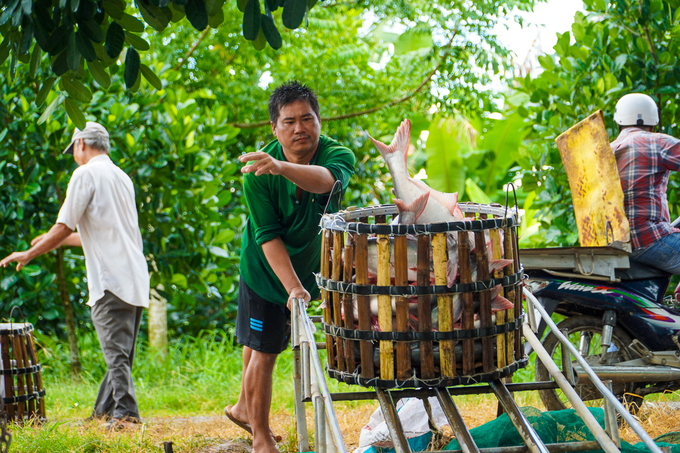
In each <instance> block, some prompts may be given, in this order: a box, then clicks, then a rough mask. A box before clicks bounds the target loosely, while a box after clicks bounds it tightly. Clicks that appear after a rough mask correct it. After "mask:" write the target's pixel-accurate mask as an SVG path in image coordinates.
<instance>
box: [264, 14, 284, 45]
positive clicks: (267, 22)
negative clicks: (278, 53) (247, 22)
mask: <svg viewBox="0 0 680 453" xmlns="http://www.w3.org/2000/svg"><path fill="white" fill-rule="evenodd" d="M260 25H261V26H262V31H263V32H264V37H265V38H266V39H267V42H268V43H269V45H270V46H271V47H272V49H280V48H281V45H282V44H283V42H282V41H281V34H280V33H279V30H278V29H277V28H276V24H275V23H274V19H272V18H271V17H270V16H262V18H261V21H260Z"/></svg>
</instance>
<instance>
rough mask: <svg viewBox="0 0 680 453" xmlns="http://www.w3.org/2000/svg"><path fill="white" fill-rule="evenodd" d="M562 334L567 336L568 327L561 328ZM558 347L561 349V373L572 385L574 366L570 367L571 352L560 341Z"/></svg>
mask: <svg viewBox="0 0 680 453" xmlns="http://www.w3.org/2000/svg"><path fill="white" fill-rule="evenodd" d="M561 332H562V335H564V336H565V337H567V338H569V330H568V329H563V330H561ZM560 348H561V350H562V373H564V377H566V378H567V381H569V383H570V384H571V385H574V381H575V379H574V368H573V367H572V363H571V353H570V352H569V349H568V348H567V345H565V344H564V343H560Z"/></svg>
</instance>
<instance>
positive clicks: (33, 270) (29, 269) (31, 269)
mask: <svg viewBox="0 0 680 453" xmlns="http://www.w3.org/2000/svg"><path fill="white" fill-rule="evenodd" d="M21 272H23V273H24V274H26V275H28V276H29V277H37V276H38V275H40V273H41V272H42V271H41V270H40V266H38V265H37V264H29V265H28V266H24V267H22V268H21Z"/></svg>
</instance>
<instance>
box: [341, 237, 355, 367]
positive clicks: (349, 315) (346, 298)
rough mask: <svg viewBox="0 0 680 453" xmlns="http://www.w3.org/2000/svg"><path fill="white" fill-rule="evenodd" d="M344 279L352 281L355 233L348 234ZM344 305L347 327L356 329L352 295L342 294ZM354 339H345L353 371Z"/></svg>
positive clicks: (346, 352)
mask: <svg viewBox="0 0 680 453" xmlns="http://www.w3.org/2000/svg"><path fill="white" fill-rule="evenodd" d="M344 264H345V266H344V269H343V275H342V277H343V281H344V282H346V283H349V282H351V281H352V268H353V267H354V235H353V234H348V235H347V243H346V244H345V256H344ZM342 307H343V311H344V315H345V317H344V324H345V328H346V329H354V309H353V307H352V295H351V294H344V295H343V296H342ZM355 344H356V342H355V341H353V340H345V366H346V367H347V371H349V372H353V371H354V369H355V368H356V360H355V359H354V345H355Z"/></svg>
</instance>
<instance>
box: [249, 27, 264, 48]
mask: <svg viewBox="0 0 680 453" xmlns="http://www.w3.org/2000/svg"><path fill="white" fill-rule="evenodd" d="M250 42H251V43H252V44H253V47H254V48H255V50H262V49H264V48H265V47H267V38H265V37H264V32H263V31H262V29H261V28H260V32H259V33H258V35H257V39H256V40H254V41H250Z"/></svg>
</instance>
